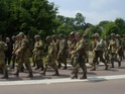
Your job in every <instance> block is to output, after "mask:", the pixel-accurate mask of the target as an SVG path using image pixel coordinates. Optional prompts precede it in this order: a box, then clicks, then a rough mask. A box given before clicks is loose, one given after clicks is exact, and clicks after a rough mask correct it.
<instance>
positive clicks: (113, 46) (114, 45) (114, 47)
mask: <svg viewBox="0 0 125 94" xmlns="http://www.w3.org/2000/svg"><path fill="white" fill-rule="evenodd" d="M118 48H119V43H118V42H117V41H116V35H115V34H114V33H112V34H111V40H110V42H109V47H108V49H109V50H110V56H111V58H110V59H111V64H112V66H111V68H114V62H115V61H116V62H118V66H119V67H120V66H121V62H120V60H119V59H118V58H117V54H118Z"/></svg>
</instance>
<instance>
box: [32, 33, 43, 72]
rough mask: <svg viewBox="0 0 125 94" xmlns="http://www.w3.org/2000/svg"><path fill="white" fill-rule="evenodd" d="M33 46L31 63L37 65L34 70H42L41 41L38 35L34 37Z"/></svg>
mask: <svg viewBox="0 0 125 94" xmlns="http://www.w3.org/2000/svg"><path fill="white" fill-rule="evenodd" d="M34 39H35V44H34V49H33V56H32V57H33V62H34V63H35V64H36V65H37V67H36V69H35V70H37V69H39V68H41V70H43V60H42V56H43V48H44V47H43V46H44V45H43V41H42V40H41V39H40V36H39V35H35V37H34Z"/></svg>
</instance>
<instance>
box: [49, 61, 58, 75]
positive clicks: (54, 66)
mask: <svg viewBox="0 0 125 94" xmlns="http://www.w3.org/2000/svg"><path fill="white" fill-rule="evenodd" d="M51 63H52V64H51V67H52V68H53V69H54V70H55V74H53V76H59V75H60V74H59V71H58V66H57V63H58V62H57V61H56V60H55V61H53V62H51Z"/></svg>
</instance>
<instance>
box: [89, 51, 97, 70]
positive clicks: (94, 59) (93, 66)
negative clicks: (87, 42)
mask: <svg viewBox="0 0 125 94" xmlns="http://www.w3.org/2000/svg"><path fill="white" fill-rule="evenodd" d="M97 62H98V54H97V52H95V55H94V58H93V64H92V69H91V70H90V71H95V70H96V63H97Z"/></svg>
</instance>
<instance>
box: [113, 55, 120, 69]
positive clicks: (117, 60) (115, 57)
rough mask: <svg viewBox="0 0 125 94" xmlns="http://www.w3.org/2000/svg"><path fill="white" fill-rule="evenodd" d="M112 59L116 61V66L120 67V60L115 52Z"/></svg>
mask: <svg viewBox="0 0 125 94" xmlns="http://www.w3.org/2000/svg"><path fill="white" fill-rule="evenodd" d="M114 61H116V62H118V66H119V67H121V61H120V60H119V59H118V58H117V54H116V53H115V54H114Z"/></svg>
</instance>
